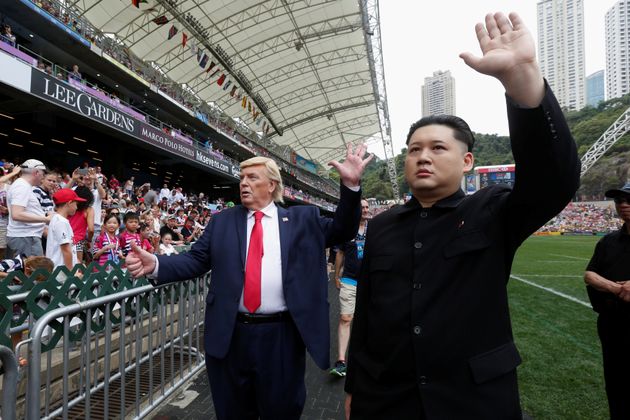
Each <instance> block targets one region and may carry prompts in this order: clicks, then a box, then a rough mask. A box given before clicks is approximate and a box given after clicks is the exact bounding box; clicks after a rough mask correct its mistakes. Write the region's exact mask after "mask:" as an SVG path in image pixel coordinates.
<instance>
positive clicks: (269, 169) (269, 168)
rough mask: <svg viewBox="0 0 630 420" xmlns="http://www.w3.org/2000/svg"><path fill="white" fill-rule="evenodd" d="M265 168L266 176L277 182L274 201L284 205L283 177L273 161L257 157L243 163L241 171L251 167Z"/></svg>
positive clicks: (273, 195) (273, 194)
mask: <svg viewBox="0 0 630 420" xmlns="http://www.w3.org/2000/svg"><path fill="white" fill-rule="evenodd" d="M258 165H264V166H265V169H266V171H265V175H267V178H269V179H270V180H272V181H275V182H276V187H275V188H274V190H273V193H272V197H273V201H275V202H278V203H284V198H282V193H283V191H284V187H283V186H282V177H281V176H280V169H279V168H278V165H277V164H276V162H275V161H274V160H273V159H269V158H266V157H262V156H256V157H253V158H250V159H247V160H244V161H242V162H241V165H240V167H241V170H243V169H245V168H249V167H250V166H258Z"/></svg>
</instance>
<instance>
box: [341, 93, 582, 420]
mask: <svg viewBox="0 0 630 420" xmlns="http://www.w3.org/2000/svg"><path fill="white" fill-rule="evenodd" d="M508 119H509V126H510V139H511V143H512V151H513V154H514V159H515V162H516V181H515V184H514V188H513V189H512V188H510V187H507V186H501V185H498V186H492V187H488V188H484V189H482V190H480V191H478V192H477V193H475V194H473V195H471V196H466V195H465V194H464V193H463V192H462V191H461V190H460V191H457V192H456V193H454V194H453V195H451V196H450V197H447V198H445V199H443V200H441V201H439V202H437V203H436V204H435V205H434V206H433V207H431V208H422V206H421V205H420V204H419V203H418V201H416V200H415V199H414V198H412V199H411V200H410V201H409V202H408V203H406V204H405V205H403V206H398V207H395V208H393V209H391V210H389V211H387V212H385V213H383V214H381V215H379V216H377V217H375V218H374V219H373V220H372V221H371V222H370V229H369V231H368V235H367V242H366V249H365V255H364V259H363V264H362V270H361V275H360V276H359V282H358V290H357V306H356V312H355V318H354V326H353V330H352V336H351V340H350V354H349V359H348V374H347V380H346V387H345V389H346V392H348V393H351V394H353V402H352V409H353V418H390V417H389V416H388V415H387V414H386V413H388V410H390V409H391V408H392V407H396V406H400V404H399V403H400V400H401V398H404V395H408V393H409V392H411V393H417V394H418V395H419V397H420V398H419V399H420V401H421V404H422V409H419V411H420V412H413V411H414V410H410V412H408V413H405V414H404V415H403V417H404V418H425V417H426V418H429V419H458V418H466V419H473V418H478V419H494V418H496V419H511V418H514V419H517V418H518V419H520V418H521V412H520V404H519V395H518V387H517V379H516V367H517V366H518V365H519V364H520V362H521V359H520V356H519V354H518V351H517V349H516V346H515V345H514V342H513V338H512V329H511V323H510V316H509V309H508V296H507V289H506V286H507V281H508V278H509V275H510V269H511V266H512V261H513V258H514V254H515V252H516V250H517V248H518V246H519V245H520V244H521V243H522V242H523V241H524V240H525V239H526V238H527V237H528V236H529V235H530V234H532V233H533V232H535V231H536V230H537V229H538V228H539V227H540V226H542V225H543V224H544V223H545V222H546V221H547V220H549V219H550V218H551V217H553V216H554V215H555V214H557V213H558V212H560V211H561V210H562V209H563V208H564V207H565V205H566V204H567V203H568V202H569V201H570V199H571V198H572V197H573V195H574V193H575V191H576V190H577V187H578V184H579V168H580V163H579V159H578V157H577V152H576V147H575V143H574V141H573V139H572V137H571V134H570V132H569V129H568V127H567V125H566V122H565V120H564V117H563V115H562V112H561V110H560V107H559V106H558V103H557V102H556V99H555V97H554V96H553V94H552V92H551V91H550V89H549V88H548V87H547V88H546V94H545V97H544V99H543V101H542V104H541V105H540V106H539V107H537V108H534V109H524V108H519V107H518V106H516V105H515V104H513V103H512V102H511V101H510V100H509V98H508ZM355 409H356V410H355ZM407 415H408V416H407Z"/></svg>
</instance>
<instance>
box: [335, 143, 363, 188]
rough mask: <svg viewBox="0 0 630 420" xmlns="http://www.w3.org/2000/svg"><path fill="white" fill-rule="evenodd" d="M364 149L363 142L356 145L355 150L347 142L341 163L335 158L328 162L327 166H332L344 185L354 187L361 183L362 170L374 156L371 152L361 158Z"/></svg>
mask: <svg viewBox="0 0 630 420" xmlns="http://www.w3.org/2000/svg"><path fill="white" fill-rule="evenodd" d="M366 151H367V146H366V145H365V144H360V145H358V146H357V149H356V151H353V150H352V144H348V150H347V152H346V159H345V160H344V161H343V163H339V162H338V161H336V160H333V161H331V162H329V163H328V165H329V166H332V167H334V168H335V169H336V170H337V172H339V176H340V177H341V182H342V183H343V185H345V186H346V187H356V186H358V185H359V184H360V183H361V176H362V175H363V171H364V170H365V167H366V166H367V164H368V163H370V161H371V160H372V158H373V157H374V155H373V154H370V155H369V156H368V157H367V158H365V159H363V155H365V152H366Z"/></svg>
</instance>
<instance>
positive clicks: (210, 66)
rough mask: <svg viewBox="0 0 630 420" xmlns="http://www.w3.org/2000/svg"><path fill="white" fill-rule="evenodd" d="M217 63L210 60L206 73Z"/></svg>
mask: <svg viewBox="0 0 630 420" xmlns="http://www.w3.org/2000/svg"><path fill="white" fill-rule="evenodd" d="M216 65H217V64H216V63H215V62H214V61H211V62H210V65H209V66H208V69H207V70H206V73H210V70H212V69H213V68H214V66H216Z"/></svg>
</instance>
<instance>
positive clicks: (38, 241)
mask: <svg viewBox="0 0 630 420" xmlns="http://www.w3.org/2000/svg"><path fill="white" fill-rule="evenodd" d="M18 255H26V256H27V257H31V256H33V255H39V256H41V255H44V249H43V248H42V238H40V237H38V236H24V237H10V236H8V237H7V258H15V257H16V256H18Z"/></svg>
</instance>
